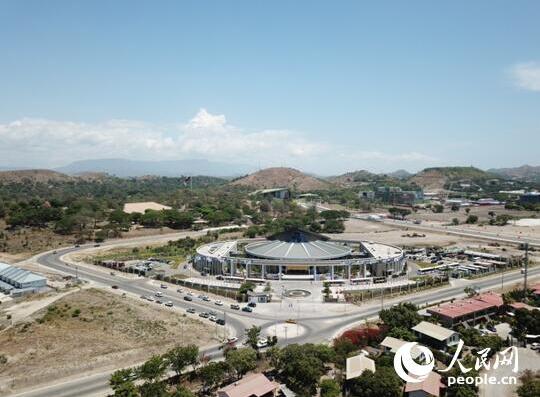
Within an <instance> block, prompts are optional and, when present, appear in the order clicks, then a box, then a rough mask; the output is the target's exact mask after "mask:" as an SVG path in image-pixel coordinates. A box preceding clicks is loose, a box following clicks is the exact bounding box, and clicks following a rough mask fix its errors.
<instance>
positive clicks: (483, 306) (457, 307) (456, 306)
mask: <svg viewBox="0 0 540 397" xmlns="http://www.w3.org/2000/svg"><path fill="white" fill-rule="evenodd" d="M503 304H504V302H503V299H502V296H501V295H499V294H496V293H494V292H486V293H484V294H481V295H478V296H474V297H471V298H466V299H459V300H456V301H454V302H452V303H445V304H443V305H440V306H438V307H433V308H429V309H428V312H430V313H433V314H438V315H441V316H444V317H448V318H459V317H463V316H467V315H470V314H473V313H476V312H480V311H483V310H487V309H495V308H499V307H501V306H502V305H503Z"/></svg>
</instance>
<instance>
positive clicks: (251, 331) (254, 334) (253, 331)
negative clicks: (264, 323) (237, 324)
mask: <svg viewBox="0 0 540 397" xmlns="http://www.w3.org/2000/svg"><path fill="white" fill-rule="evenodd" d="M260 336H261V327H257V326H256V325H252V326H251V328H248V329H246V338H247V344H248V345H249V346H251V348H252V349H255V350H259V347H258V346H257V342H258V341H259V338H260Z"/></svg>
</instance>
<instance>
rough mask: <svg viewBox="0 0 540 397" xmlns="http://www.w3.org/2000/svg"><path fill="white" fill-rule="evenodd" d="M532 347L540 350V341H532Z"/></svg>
mask: <svg viewBox="0 0 540 397" xmlns="http://www.w3.org/2000/svg"><path fill="white" fill-rule="evenodd" d="M531 349H533V350H540V343H538V342H534V343H531Z"/></svg>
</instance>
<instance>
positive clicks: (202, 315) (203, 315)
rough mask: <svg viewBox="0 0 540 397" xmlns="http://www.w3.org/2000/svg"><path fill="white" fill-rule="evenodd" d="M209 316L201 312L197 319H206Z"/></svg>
mask: <svg viewBox="0 0 540 397" xmlns="http://www.w3.org/2000/svg"><path fill="white" fill-rule="evenodd" d="M209 316H210V315H209V314H208V313H205V312H202V313H201V314H199V317H202V318H208V317H209Z"/></svg>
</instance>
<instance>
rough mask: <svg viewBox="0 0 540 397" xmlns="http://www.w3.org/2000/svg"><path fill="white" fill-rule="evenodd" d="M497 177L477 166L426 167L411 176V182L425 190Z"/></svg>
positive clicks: (440, 188)
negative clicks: (459, 182)
mask: <svg viewBox="0 0 540 397" xmlns="http://www.w3.org/2000/svg"><path fill="white" fill-rule="evenodd" d="M496 177H497V176H496V175H493V174H491V173H489V172H486V171H482V170H481V169H478V168H475V167H435V168H426V169H425V170H423V171H420V172H419V173H417V174H415V175H413V176H412V177H411V178H409V183H414V184H416V185H418V186H420V187H422V188H423V189H425V190H443V189H445V186H446V185H448V184H449V183H451V182H458V181H476V182H478V181H485V180H487V179H491V178H496Z"/></svg>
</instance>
